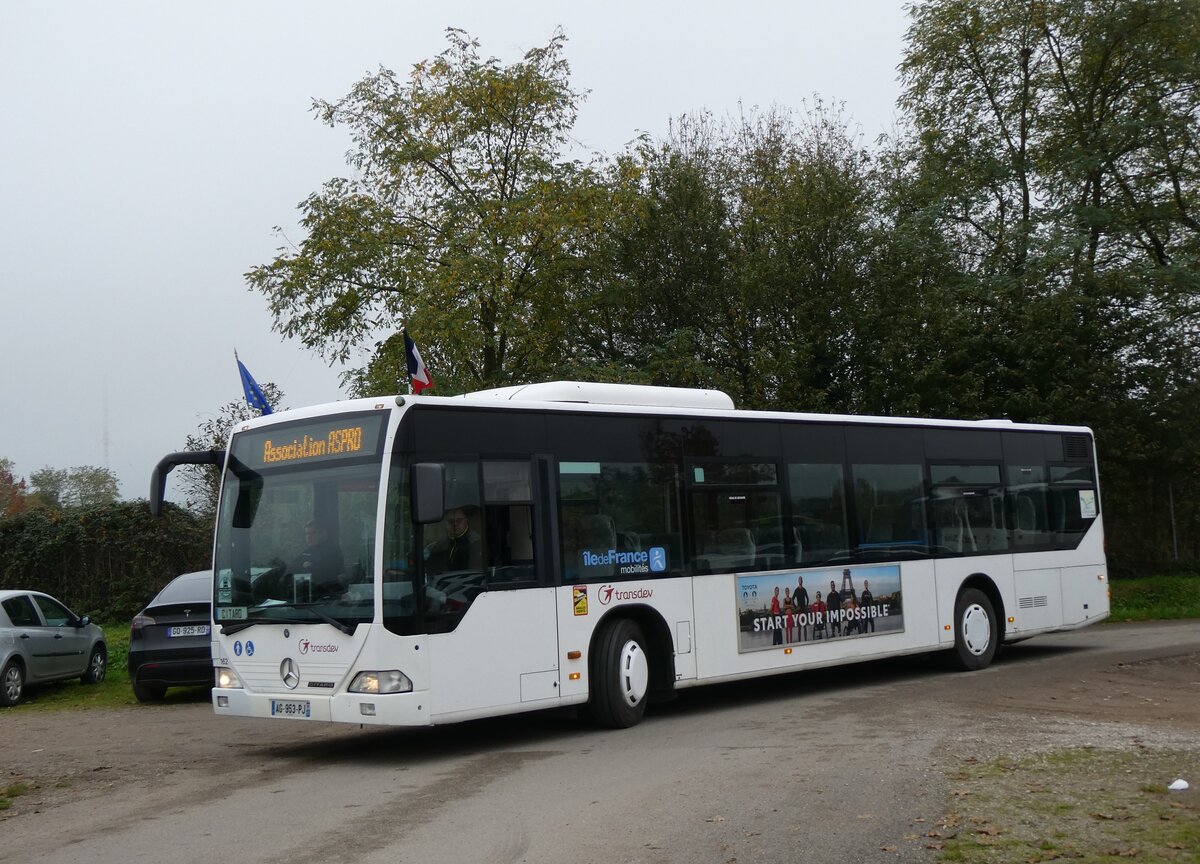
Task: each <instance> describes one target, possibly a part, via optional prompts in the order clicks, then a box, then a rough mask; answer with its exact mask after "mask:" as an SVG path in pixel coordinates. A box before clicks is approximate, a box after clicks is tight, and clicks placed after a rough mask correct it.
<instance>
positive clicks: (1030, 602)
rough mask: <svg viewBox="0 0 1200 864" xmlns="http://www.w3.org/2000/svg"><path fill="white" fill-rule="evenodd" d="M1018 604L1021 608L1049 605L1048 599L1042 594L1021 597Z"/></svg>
mask: <svg viewBox="0 0 1200 864" xmlns="http://www.w3.org/2000/svg"><path fill="white" fill-rule="evenodd" d="M1020 604H1021V608H1022V609H1037V608H1039V607H1041V606H1049V605H1050V601H1049V600H1048V599H1047V598H1046V595H1045V594H1043V595H1042V596H1041V597H1022V598H1021V599H1020Z"/></svg>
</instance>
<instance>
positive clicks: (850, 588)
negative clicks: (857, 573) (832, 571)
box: [838, 567, 858, 606]
mask: <svg viewBox="0 0 1200 864" xmlns="http://www.w3.org/2000/svg"><path fill="white" fill-rule="evenodd" d="M838 593H839V594H840V595H842V605H843V606H844V605H846V601H847V600H848V599H849V598H851V597H853V598H854V602H855V604H857V603H858V592H856V591H855V590H854V578H853V577H852V576H851V575H850V568H849V567H847V568H846V569H845V570H843V571H842V587H841V588H839V589H838Z"/></svg>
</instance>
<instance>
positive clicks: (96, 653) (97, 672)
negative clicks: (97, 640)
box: [79, 645, 108, 684]
mask: <svg viewBox="0 0 1200 864" xmlns="http://www.w3.org/2000/svg"><path fill="white" fill-rule="evenodd" d="M107 671H108V652H107V651H105V650H104V646H103V645H97V646H96V647H95V648H93V649H92V656H91V657H89V658H88V665H87V671H86V672H84V673H83V675H81V676H80V678H79V680H80V681H82V682H83V683H84V684H99V683H100V682H101V681H103V680H104V673H105V672H107Z"/></svg>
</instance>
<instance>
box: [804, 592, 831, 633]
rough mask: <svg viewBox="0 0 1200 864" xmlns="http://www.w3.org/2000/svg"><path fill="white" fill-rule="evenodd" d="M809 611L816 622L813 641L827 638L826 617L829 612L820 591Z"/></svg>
mask: <svg viewBox="0 0 1200 864" xmlns="http://www.w3.org/2000/svg"><path fill="white" fill-rule="evenodd" d="M808 611H809V613H810V615H811V617H812V619H813V621H814V622H815V623H814V624H813V640H814V641H815V640H817V639H823V638H826V636H827V634H826V632H825V615H826V613H827V612H828V610H827V609H826V608H825V603H824V601H822V600H821V592H820V591H818V592H817V599H816V600H814V601H813V604H812V606H811V607H809V610H808Z"/></svg>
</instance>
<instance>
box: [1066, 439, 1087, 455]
mask: <svg viewBox="0 0 1200 864" xmlns="http://www.w3.org/2000/svg"><path fill="white" fill-rule="evenodd" d="M1063 454H1064V455H1065V456H1066V457H1067V458H1068V459H1083V460H1086V459H1087V458H1088V439H1087V436H1086V435H1064V436H1063Z"/></svg>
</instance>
